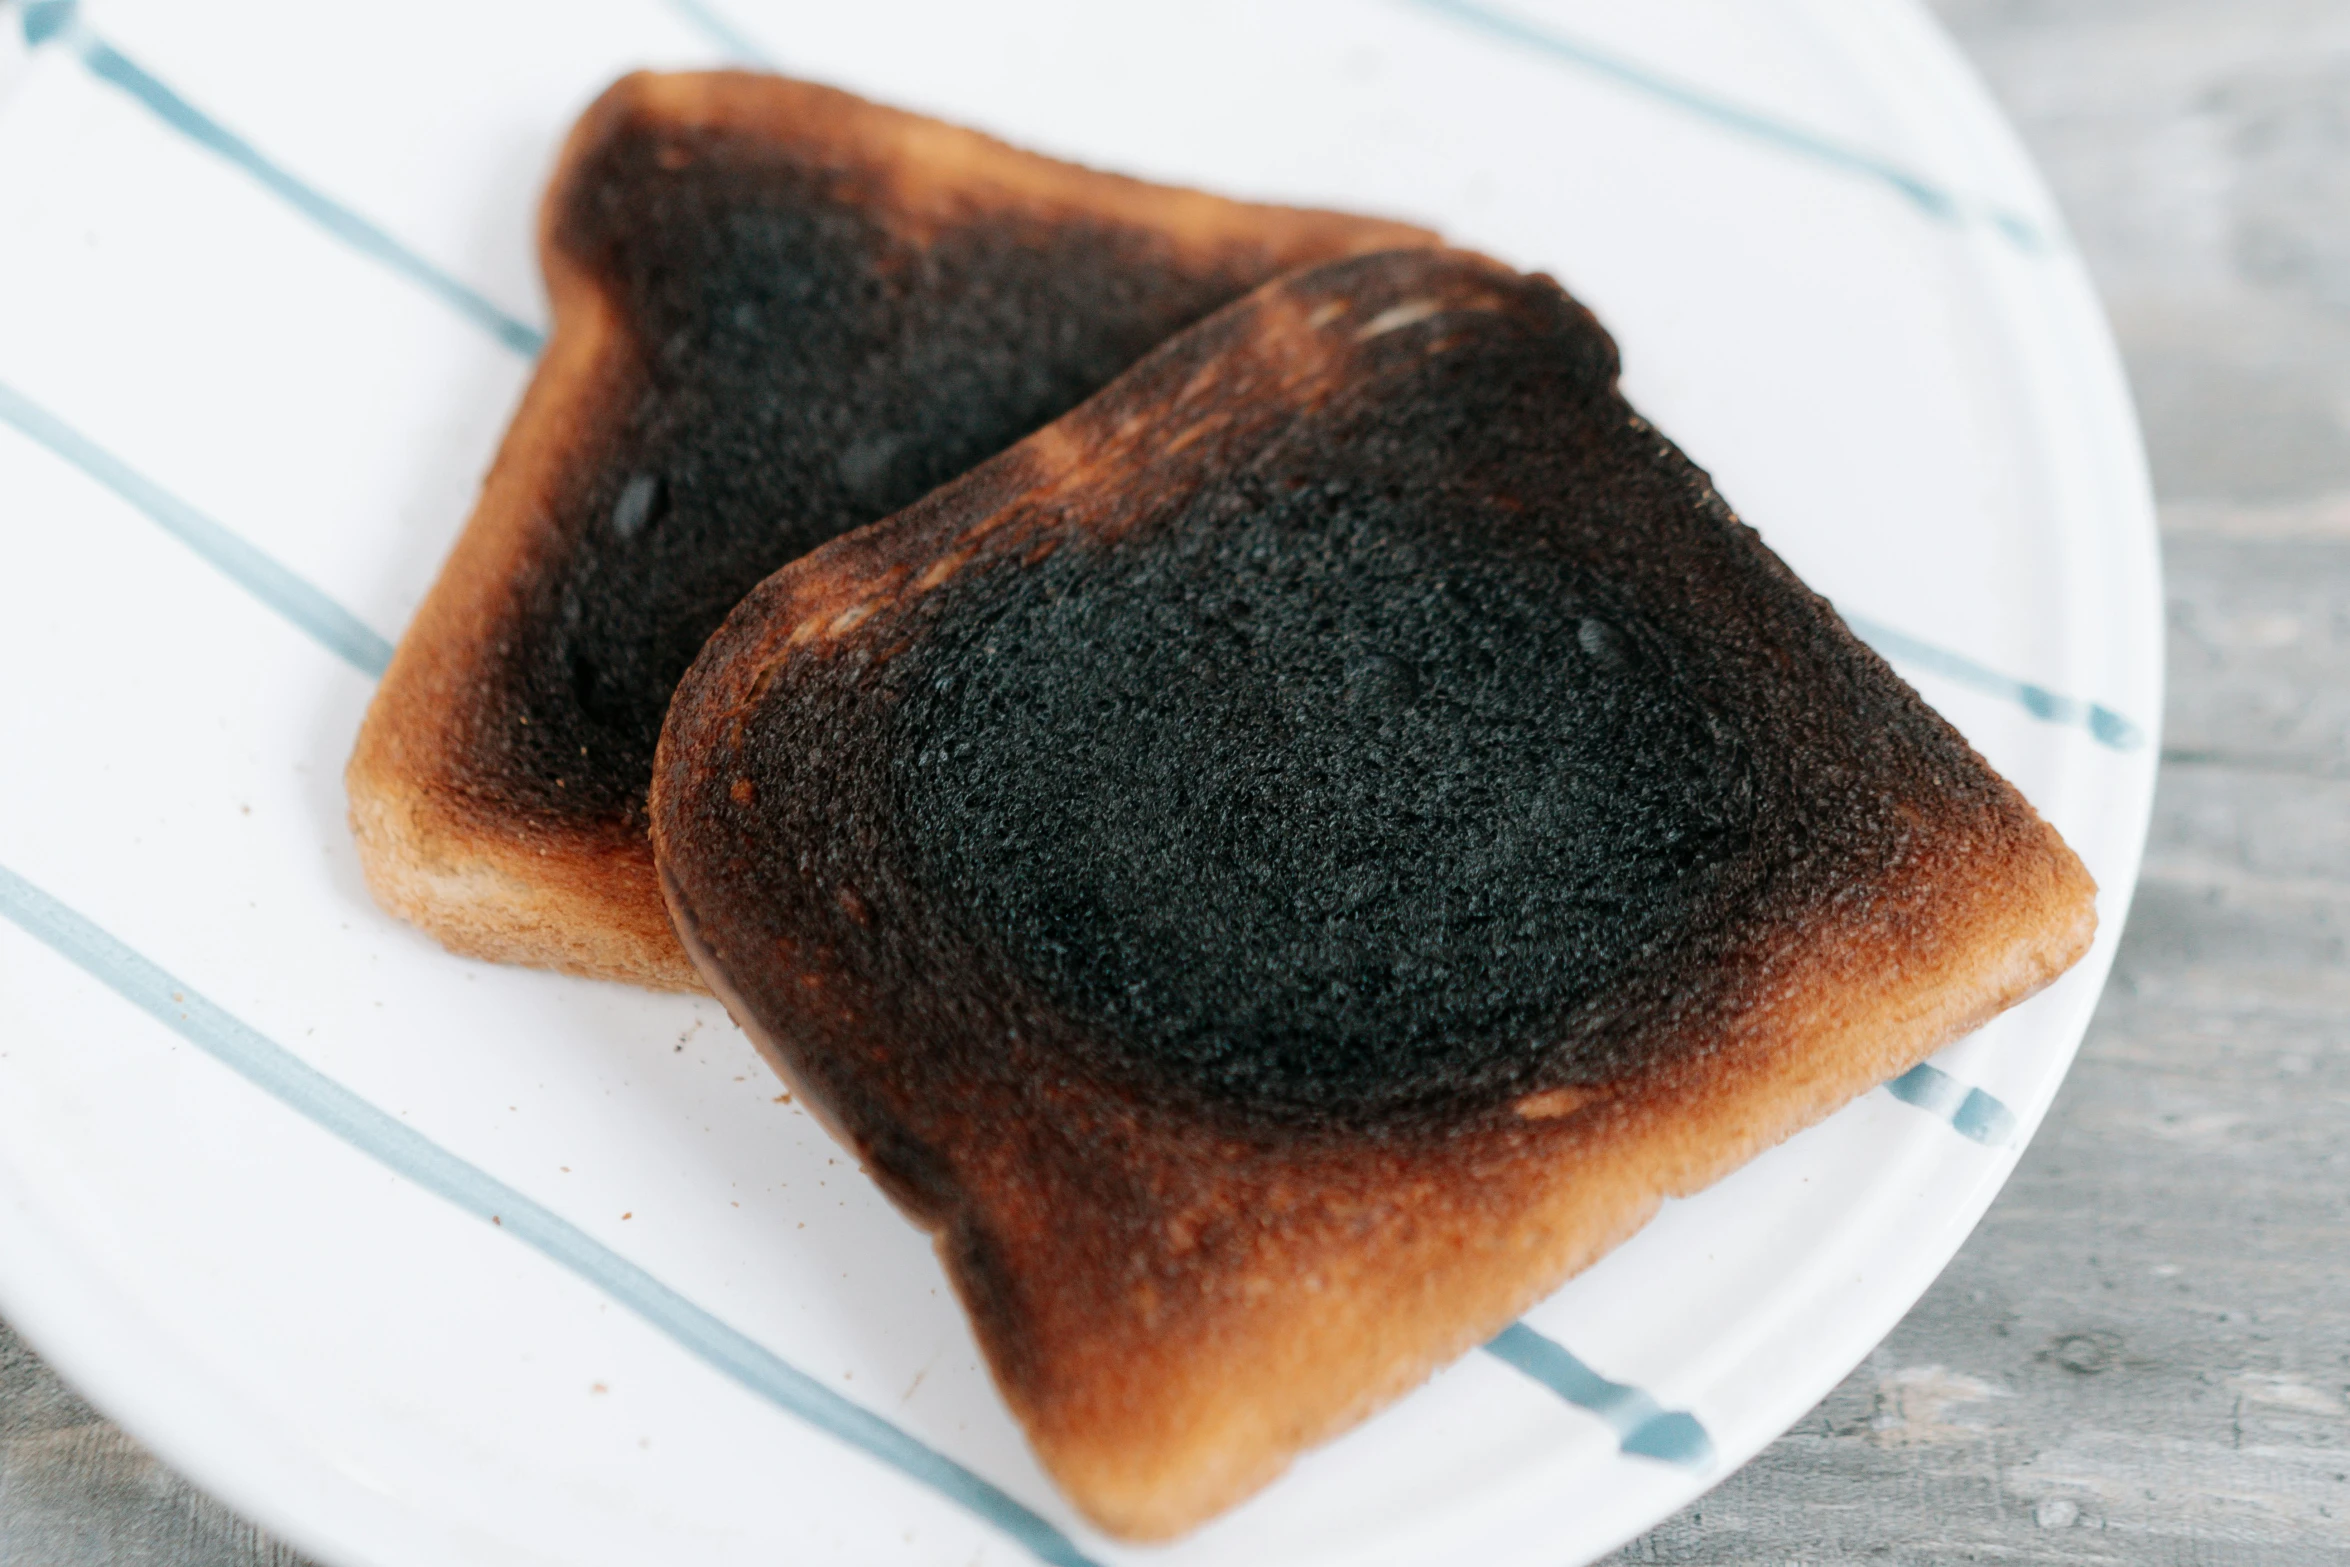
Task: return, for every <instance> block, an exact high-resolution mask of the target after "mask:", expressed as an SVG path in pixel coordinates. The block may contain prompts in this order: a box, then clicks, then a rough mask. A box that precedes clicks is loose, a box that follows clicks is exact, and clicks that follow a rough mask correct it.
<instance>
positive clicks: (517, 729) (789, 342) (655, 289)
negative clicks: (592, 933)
mask: <svg viewBox="0 0 2350 1567" xmlns="http://www.w3.org/2000/svg"><path fill="white" fill-rule="evenodd" d="M558 243H559V244H560V245H561V247H562V248H563V250H564V251H565V252H566V253H567V254H568V255H569V256H571V257H572V258H573V260H574V261H575V262H576V263H577V264H578V265H580V266H582V267H584V268H585V269H586V270H587V271H588V272H589V273H590V274H591V275H592V276H593V277H594V278H595V280H596V283H597V286H598V287H599V288H600V289H602V290H603V291H604V292H605V293H606V295H607V296H608V297H609V298H610V299H611V300H612V301H613V302H614V304H615V306H616V307H617V309H618V311H619V314H620V316H621V319H622V322H623V324H624V331H625V334H626V338H627V348H626V352H625V354H624V355H622V356H621V359H620V362H619V363H617V364H615V365H612V366H608V367H607V371H606V373H607V375H608V378H609V384H608V386H607V387H606V388H605V390H604V392H603V393H602V394H601V395H602V396H603V398H604V401H605V405H606V406H605V409H604V411H603V413H602V415H601V416H600V417H602V418H603V420H604V424H603V426H602V428H601V429H600V430H598V431H597V432H596V433H595V434H594V437H593V440H592V442H591V443H590V446H589V448H588V449H585V450H583V452H582V453H581V454H580V456H579V457H578V458H577V459H576V460H575V461H574V464H573V471H572V473H571V474H570V477H569V484H568V487H567V489H566V490H565V492H564V493H563V494H562V495H560V496H559V497H557V498H556V500H555V506H554V509H555V515H554V516H552V517H551V518H550V519H549V522H550V524H551V527H550V530H549V532H550V537H551V542H550V545H549V547H548V550H547V553H546V555H545V557H544V558H543V559H542V560H541V561H539V562H538V563H537V565H536V567H535V568H534V572H533V574H532V576H531V577H530V579H529V580H528V582H527V583H526V584H525V586H524V592H525V595H526V601H525V602H524V603H523V604H522V605H520V606H519V613H518V624H517V626H516V627H515V629H514V631H513V633H512V636H511V639H510V643H509V646H508V649H507V652H506V655H505V664H504V666H503V667H502V671H501V679H502V681H503V689H502V691H501V693H500V695H501V696H502V698H503V701H504V704H505V707H506V712H505V713H503V714H501V715H500V718H499V721H498V722H496V723H494V724H491V725H488V726H486V733H487V734H488V735H490V736H491V737H492V742H491V743H495V744H496V745H499V746H501V747H505V748H507V749H508V750H510V751H511V752H512V753H513V754H512V755H511V756H510V757H509V758H507V759H506V761H505V762H504V764H503V765H500V766H498V767H495V768H492V769H489V772H490V774H491V775H492V776H493V777H495V778H497V779H499V780H501V781H502V784H503V786H504V787H506V788H508V789H509V790H511V791H514V792H517V793H520V794H523V795H526V796H528V799H527V801H526V802H525V803H527V804H528V806H529V807H530V808H531V809H533V810H538V811H546V812H552V813H554V814H557V815H562V816H569V817H584V818H588V819H593V820H615V819H616V820H622V821H628V822H636V821H639V820H641V817H642V812H643V804H644V797H645V789H646V785H647V782H648V781H649V779H650V778H651V776H652V756H653V747H654V744H655V742H656V741H657V739H658V738H659V735H660V730H661V720H662V716H663V714H664V713H665V712H666V711H667V709H668V705H669V698H670V695H671V693H672V692H673V691H674V689H675V688H676V685H677V681H678V679H679V678H680V677H681V676H682V675H683V674H684V672H685V669H686V666H687V665H688V664H690V663H691V662H692V661H693V657H694V654H695V653H696V652H697V651H699V650H700V648H701V645H702V643H703V641H704V640H705V639H706V638H707V637H708V636H709V634H710V633H711V631H712V630H714V629H715V628H716V627H717V625H718V623H719V622H720V621H721V620H723V619H724V618H725V616H726V613H727V611H728V610H730V609H732V608H733V607H734V605H735V604H736V603H737V602H738V601H739V600H740V599H741V598H742V596H743V595H744V594H745V593H746V592H748V591H749V590H750V588H751V587H752V586H753V585H754V584H755V583H757V582H758V581H759V579H760V578H762V577H764V576H766V575H767V574H768V573H769V572H771V571H773V570H774V569H775V568H776V567H778V566H780V565H782V564H784V563H785V562H787V561H789V560H792V559H794V558H795V557H797V556H799V555H802V554H805V553H806V552H807V551H809V550H811V549H813V548H815V547H816V546H817V545H819V544H822V543H824V542H825V541H826V540H828V539H831V538H833V537H834V536H836V535H838V534H840V533H842V532H845V531H847V530H848V529H851V528H855V527H859V526H862V525H863V524H865V523H869V522H872V521H874V520H875V519H877V518H879V517H883V516H886V515H888V514H889V513H890V512H892V511H895V510H897V509H898V508H899V507H902V506H904V505H906V504H907V503H908V502H910V501H913V500H915V499H917V498H918V497H920V496H921V495H922V494H924V493H925V492H926V491H928V490H930V489H932V488H933V487H935V486H936V485H938V484H939V483H941V482H943V481H944V480H946V479H949V478H951V477H953V476H954V475H956V474H958V473H960V472H962V471H963V470H965V469H966V468H969V467H970V466H972V465H973V464H974V463H977V462H979V461H980V460H982V459H983V458H986V457H988V456H990V455H991V454H993V453H994V452H996V451H998V450H1000V449H1002V448H1003V447H1005V446H1007V445H1009V444H1011V443H1012V442H1013V441H1015V440H1017V439H1018V438H1020V437H1021V436H1023V435H1025V434H1027V433H1028V432H1029V431H1031V430H1033V429H1035V428H1036V427H1038V426H1039V425H1041V424H1044V423H1045V422H1047V421H1048V420H1050V419H1052V418H1053V417H1054V416H1056V415H1058V414H1059V413H1061V412H1062V411H1063V410H1065V409H1067V408H1069V407H1070V406H1072V405H1073V404H1075V403H1077V402H1078V401H1079V400H1080V399H1082V398H1084V397H1085V396H1086V395H1087V394H1088V393H1090V392H1092V391H1093V390H1094V389H1095V388H1097V387H1099V386H1101V385H1102V384H1103V383H1104V382H1106V381H1108V380H1110V379H1111V378H1112V377H1113V376H1115V375H1116V374H1117V373H1118V372H1119V371H1120V370H1122V369H1124V368H1125V367H1126V366H1127V365H1128V364H1130V363H1131V362H1133V361H1134V360H1135V359H1136V358H1138V357H1140V356H1141V355H1142V354H1143V353H1144V352H1146V351H1147V350H1149V349H1150V348H1151V347H1152V346H1153V345H1155V344H1156V343H1158V342H1159V341H1160V340H1162V339H1163V338H1165V337H1167V336H1168V335H1170V334H1171V333H1173V332H1175V331H1177V330H1178V329H1180V328H1181V327H1183V326H1184V325H1186V324H1188V323H1189V322H1191V321H1193V320H1195V319H1197V318H1198V317H1200V316H1202V315H1204V314H1206V313H1207V312H1208V311H1210V310H1212V309H1214V308H1215V307H1217V306H1218V305H1221V304H1223V303H1224V302H1225V301H1227V300H1229V299H1231V298H1233V297H1235V296H1236V295H1238V294H1240V293H1242V292H1243V291H1245V290H1246V289H1247V288H1249V287H1250V286H1252V285H1253V284H1254V283H1255V282H1257V281H1258V279H1259V276H1260V275H1261V273H1262V271H1263V270H1264V269H1265V267H1266V265H1267V263H1266V261H1265V260H1264V258H1261V257H1255V256H1235V257H1232V258H1226V260H1225V261H1224V262H1203V261H1200V260H1198V259H1197V258H1190V257H1184V256H1179V255H1178V254H1176V253H1175V251H1174V250H1173V249H1172V248H1171V246H1170V245H1169V244H1168V243H1167V242H1166V240H1165V239H1164V238H1163V237H1162V236H1160V235H1157V234H1155V233H1154V232H1152V231H1151V230H1149V229H1147V228H1142V227H1137V226H1129V225H1121V224H1118V223H1114V222H1108V221H1101V222H1095V221H1089V220H1087V219H1085V218H1083V217H1081V216H1078V215H1073V214H1058V215H1055V216H1053V217H1052V218H1050V219H1049V220H1048V219H1046V218H1043V217H1039V216H1037V215H1035V214H1032V213H1028V212H1026V211H1023V210H1021V209H1018V208H1015V207H1011V206H1006V205H1001V204H999V205H993V206H991V205H988V204H986V203H984V202H979V201H976V200H975V201H973V202H971V203H970V204H969V205H968V207H967V209H966V210H962V211H960V212H956V213H951V214H949V215H948V216H947V217H946V218H945V219H943V220H937V221H933V222H931V223H930V224H928V225H927V226H924V227H920V228H915V227H912V226H910V225H909V224H908V223H907V221H906V220H905V218H904V215H903V213H902V212H901V211H900V209H899V207H898V204H897V203H896V202H895V200H894V198H893V196H892V194H891V191H890V188H889V185H888V179H887V171H886V170H876V169H872V168H867V167H864V166H862V165H859V164H857V163H855V162H854V161H840V160H836V161H834V162H830V163H826V162H820V161H818V160H816V159H813V158H811V157H809V156H806V155H805V154H804V152H803V151H802V150H800V149H796V148H793V147H789V146H782V145H777V144H774V143H771V142H770V141H767V140H763V139H761V138H758V137H754V136H750V135H738V134H731V133H720V132H710V131H703V130H696V129H692V128H669V127H664V126H661V125H643V126H637V127H632V128H628V129H625V130H623V131H621V132H619V133H616V134H615V136H614V137H613V139H612V140H611V141H610V143H609V144H608V145H605V146H603V147H601V148H599V149H598V150H597V152H596V155H595V156H594V157H593V158H592V159H591V160H590V161H589V162H588V163H587V165H586V166H585V167H583V169H582V170H581V171H580V174H579V177H578V178H577V179H576V180H575V181H574V182H573V183H572V185H571V186H570V187H569V202H568V205H567V206H566V208H565V210H564V211H563V212H562V213H561V214H560V216H559V220H558Z"/></svg>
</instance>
